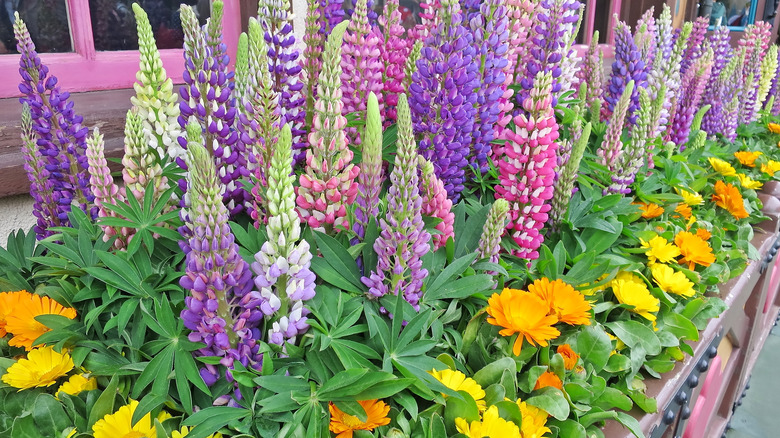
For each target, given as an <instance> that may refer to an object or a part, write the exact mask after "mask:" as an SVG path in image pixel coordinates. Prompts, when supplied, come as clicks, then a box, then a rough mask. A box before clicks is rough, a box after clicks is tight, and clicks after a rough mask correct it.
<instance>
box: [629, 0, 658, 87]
mask: <svg viewBox="0 0 780 438" xmlns="http://www.w3.org/2000/svg"><path fill="white" fill-rule="evenodd" d="M654 11H655V8H654V7H652V6H651V7H650V9H648V10H647V11H645V13H644V14H642V16H641V17H640V18H639V20H638V21H637V22H636V27H635V33H634V43H635V44H636V46H637V48H638V49H639V53H640V54H641V57H642V59H643V60H644V61H645V69H646V70H647V72H648V73H649V72H650V69H651V67H652V65H653V61H654V60H655V54H656V51H657V50H658V40H657V38H656V36H657V34H658V29H657V28H656V25H655V18H653V12H654Z"/></svg>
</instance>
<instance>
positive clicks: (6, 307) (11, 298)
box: [0, 290, 32, 338]
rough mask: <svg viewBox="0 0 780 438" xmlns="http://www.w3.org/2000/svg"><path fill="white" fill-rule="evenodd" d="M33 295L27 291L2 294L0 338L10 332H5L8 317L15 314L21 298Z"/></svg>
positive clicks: (0, 303)
mask: <svg viewBox="0 0 780 438" xmlns="http://www.w3.org/2000/svg"><path fill="white" fill-rule="evenodd" d="M31 295H32V294H31V293H30V292H27V291H26V290H20V291H18V292H0V338H2V337H3V336H5V335H6V334H7V333H8V332H7V331H6V330H5V325H6V323H7V319H8V316H9V315H10V314H11V313H12V312H14V311H15V310H16V309H17V307H18V305H19V304H18V303H19V300H20V299H21V298H28V297H29V296H31Z"/></svg>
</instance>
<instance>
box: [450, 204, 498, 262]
mask: <svg viewBox="0 0 780 438" xmlns="http://www.w3.org/2000/svg"><path fill="white" fill-rule="evenodd" d="M461 205H463V207H462V208H463V209H462V210H460V209H461V207H460V206H461ZM491 206H492V205H491V204H488V205H485V206H482V207H481V208H480V209H479V210H478V211H476V212H474V213H473V214H470V215H469V217H468V220H465V203H463V202H461V203H459V204H458V206H457V207H456V212H455V226H454V227H453V229H454V232H455V236H456V239H455V253H454V255H455V257H463V256H464V255H467V254H469V253H472V252H474V251H475V250H476V249H477V245H478V244H479V237H480V236H481V235H482V227H483V226H484V225H485V221H486V220H487V216H488V212H489V211H490V207H491ZM461 211H462V212H463V213H461V214H463V218H464V219H461V222H460V223H459V221H458V219H459V217H458V214H459V213H460V212H461Z"/></svg>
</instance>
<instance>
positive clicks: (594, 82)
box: [577, 31, 604, 121]
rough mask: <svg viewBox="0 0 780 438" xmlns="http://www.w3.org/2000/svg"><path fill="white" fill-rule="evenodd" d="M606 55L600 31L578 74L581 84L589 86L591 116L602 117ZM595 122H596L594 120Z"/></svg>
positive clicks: (587, 97) (591, 42)
mask: <svg viewBox="0 0 780 438" xmlns="http://www.w3.org/2000/svg"><path fill="white" fill-rule="evenodd" d="M603 65H604V53H602V51H601V48H600V47H599V31H595V32H593V38H592V39H591V41H590V45H589V46H588V54H587V55H586V56H585V60H584V61H583V63H582V66H581V67H580V71H579V72H578V73H577V77H578V78H579V80H580V82H579V83H580V84H586V85H587V93H586V95H585V102H586V104H587V105H588V109H589V110H590V111H589V112H590V114H592V115H597V116H599V117H600V113H601V94H602V93H603V88H604V67H603ZM591 120H593V118H591ZM594 121H595V120H594Z"/></svg>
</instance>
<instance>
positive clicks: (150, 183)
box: [122, 109, 168, 204]
mask: <svg viewBox="0 0 780 438" xmlns="http://www.w3.org/2000/svg"><path fill="white" fill-rule="evenodd" d="M146 138H147V137H146V132H145V130H144V122H143V120H141V116H140V114H138V112H136V111H134V110H133V109H131V110H129V111H128V112H127V119H126V120H125V155H124V157H123V158H122V165H123V166H124V167H123V168H122V179H123V180H124V182H125V191H126V193H128V196H129V194H130V193H131V194H132V195H133V196H134V197H135V199H137V200H138V202H139V203H141V204H143V199H144V192H145V191H146V190H152V191H154V198H153V199H154V200H155V201H157V200H158V199H159V198H160V195H161V194H162V192H164V191H165V190H167V189H168V178H166V177H165V176H163V174H162V167H161V166H160V163H159V162H158V161H157V157H156V155H155V153H154V152H153V151H151V150H150V149H149V143H148V142H147V141H146Z"/></svg>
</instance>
